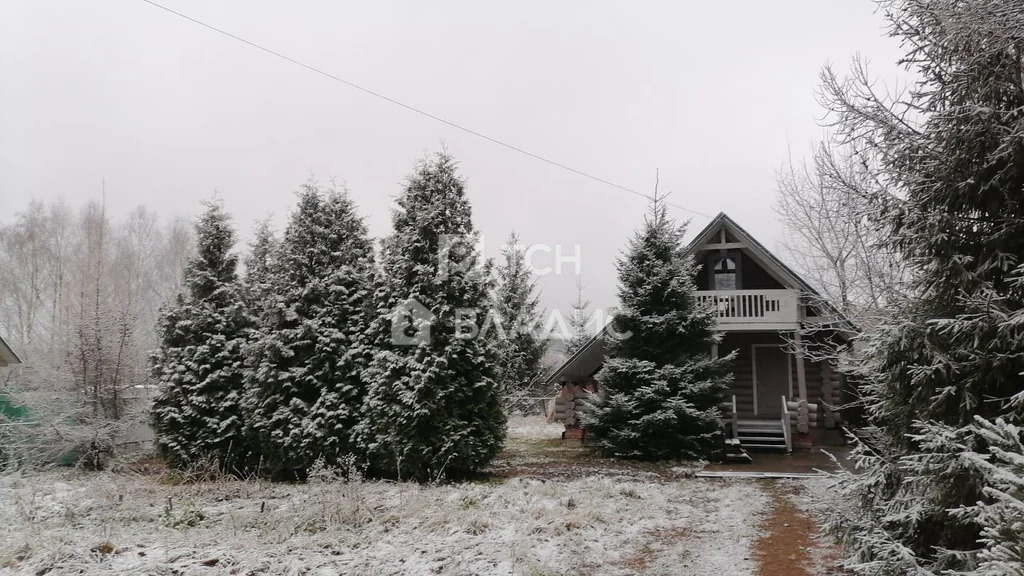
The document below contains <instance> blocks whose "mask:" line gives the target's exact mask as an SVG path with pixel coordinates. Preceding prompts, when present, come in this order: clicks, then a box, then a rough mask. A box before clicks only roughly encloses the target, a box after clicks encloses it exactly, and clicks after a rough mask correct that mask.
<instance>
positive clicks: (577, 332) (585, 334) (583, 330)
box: [565, 278, 599, 356]
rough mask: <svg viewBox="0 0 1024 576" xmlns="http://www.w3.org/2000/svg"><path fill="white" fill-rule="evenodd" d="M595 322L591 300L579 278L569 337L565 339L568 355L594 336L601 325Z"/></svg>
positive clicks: (570, 313) (570, 315)
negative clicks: (586, 295)
mask: <svg viewBox="0 0 1024 576" xmlns="http://www.w3.org/2000/svg"><path fill="white" fill-rule="evenodd" d="M593 322H594V313H593V312H592V311H591V310H590V300H587V299H586V298H584V297H583V281H582V280H580V279H579V278H577V279H576V301H575V302H573V303H572V310H571V311H570V312H569V321H568V324H569V326H568V328H569V338H568V339H567V340H566V341H565V353H566V355H567V356H572V355H573V354H575V353H576V352H577V351H578V350H579V349H580V348H582V347H583V345H584V344H586V343H587V341H589V340H590V339H591V338H593V337H594V334H595V331H596V330H597V329H598V328H599V327H597V326H592V324H593Z"/></svg>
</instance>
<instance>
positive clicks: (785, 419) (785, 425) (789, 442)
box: [782, 395, 793, 453]
mask: <svg viewBox="0 0 1024 576" xmlns="http://www.w3.org/2000/svg"><path fill="white" fill-rule="evenodd" d="M792 433H793V431H792V430H790V428H789V403H788V402H786V396H785V395H783V396H782V434H783V436H785V437H786V453H790V452H792V451H793V437H792Z"/></svg>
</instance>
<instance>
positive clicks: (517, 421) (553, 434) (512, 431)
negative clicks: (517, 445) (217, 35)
mask: <svg viewBox="0 0 1024 576" xmlns="http://www.w3.org/2000/svg"><path fill="white" fill-rule="evenodd" d="M563 430H565V426H563V425H562V424H559V423H557V422H548V421H547V420H546V419H545V418H543V417H541V416H512V417H511V418H509V419H508V437H509V438H510V439H512V440H551V439H557V438H561V437H562V431H563Z"/></svg>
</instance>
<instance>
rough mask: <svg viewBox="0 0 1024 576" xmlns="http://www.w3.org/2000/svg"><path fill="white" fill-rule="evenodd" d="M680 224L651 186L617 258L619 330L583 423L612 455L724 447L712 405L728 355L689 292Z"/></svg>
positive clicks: (657, 455) (708, 451) (723, 388)
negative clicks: (640, 221) (648, 201)
mask: <svg viewBox="0 0 1024 576" xmlns="http://www.w3.org/2000/svg"><path fill="white" fill-rule="evenodd" d="M684 231H685V227H684V226H681V225H677V224H676V223H675V222H674V221H672V220H670V219H669V217H668V215H667V213H666V208H665V204H664V203H663V201H662V200H661V199H659V198H658V196H657V193H656V194H655V199H654V201H653V203H652V206H651V214H650V216H649V217H647V218H646V219H645V222H644V226H643V227H642V228H641V229H640V230H638V231H637V232H636V234H635V236H634V237H633V238H632V239H631V240H630V242H629V247H628V249H627V252H626V254H625V255H624V257H623V258H622V259H620V260H619V262H618V263H617V268H618V273H619V290H618V296H619V301H620V305H621V309H620V310H619V312H618V313H617V314H616V315H615V318H614V319H613V322H614V324H613V327H614V329H615V332H616V333H617V334H619V335H621V337H620V338H611V339H609V342H608V351H607V358H606V360H605V363H604V367H603V368H602V369H601V371H600V372H599V373H598V374H597V376H596V377H595V378H596V380H597V381H598V383H599V386H600V391H599V393H598V394H597V395H595V396H594V397H593V399H592V400H591V402H590V403H589V406H588V407H587V408H586V409H585V410H584V411H583V412H582V418H583V424H584V426H585V427H586V429H587V431H588V434H592V435H593V436H594V438H595V442H596V445H597V447H598V448H600V450H601V451H602V452H603V453H604V454H606V455H609V456H615V457H621V458H632V459H640V460H660V459H713V458H716V457H718V456H719V455H720V453H721V450H722V449H723V448H724V440H725V439H724V434H723V430H722V423H721V412H720V409H719V406H720V404H721V402H722V401H723V400H724V399H725V395H726V393H727V391H728V389H729V382H730V381H731V379H732V374H731V372H730V365H731V361H732V357H731V356H729V357H724V358H715V357H712V355H711V350H712V346H713V345H714V344H716V343H717V342H718V341H719V335H718V334H717V333H716V332H715V318H714V316H713V314H712V312H711V311H710V310H706V309H703V308H701V307H700V306H699V305H698V303H697V301H696V298H695V297H694V290H695V285H694V277H695V275H696V268H695V265H694V262H693V259H692V258H688V257H686V256H684V254H683V245H682V238H683V233H684Z"/></svg>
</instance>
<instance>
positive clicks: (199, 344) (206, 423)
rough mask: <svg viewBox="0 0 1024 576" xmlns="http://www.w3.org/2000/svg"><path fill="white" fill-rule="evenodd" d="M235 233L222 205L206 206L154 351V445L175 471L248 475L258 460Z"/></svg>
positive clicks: (248, 321) (158, 327)
mask: <svg viewBox="0 0 1024 576" xmlns="http://www.w3.org/2000/svg"><path fill="white" fill-rule="evenodd" d="M234 244H235V232H234V230H233V229H232V228H231V223H230V221H229V217H228V215H227V213H225V211H224V207H223V206H222V205H221V204H220V203H219V202H218V203H214V202H211V203H208V204H206V211H205V212H204V213H203V215H202V216H201V217H200V218H199V221H198V222H197V223H196V253H195V255H194V256H192V257H191V258H190V259H189V260H188V264H187V265H186V267H185V274H184V277H183V280H182V282H183V286H184V293H183V294H179V295H178V296H177V297H176V298H175V300H174V301H173V302H171V303H169V304H167V305H166V306H165V308H164V311H163V314H162V315H161V318H160V320H159V323H158V325H157V333H158V336H159V338H160V346H159V348H158V349H157V350H155V351H154V352H153V353H152V354H151V356H150V367H151V371H152V375H153V377H154V378H155V379H156V381H157V383H158V386H159V388H158V392H157V396H156V398H155V399H154V401H153V408H152V422H153V429H154V432H155V433H156V445H157V448H158V450H159V451H160V453H161V454H163V456H164V458H165V459H166V460H167V463H168V464H169V465H170V466H172V467H175V468H187V467H189V466H193V465H197V464H207V463H215V464H217V465H218V466H219V467H220V468H221V470H223V471H226V472H231V473H243V472H244V471H245V470H246V469H247V468H248V467H249V466H250V465H251V464H252V461H253V450H252V449H251V447H250V444H249V442H247V440H246V438H245V435H244V430H243V420H242V410H241V405H240V402H241V398H242V392H243V372H244V366H243V360H244V358H243V345H244V343H245V334H246V331H247V330H248V329H249V327H250V324H251V319H250V318H249V316H248V314H247V312H246V307H245V305H244V302H243V299H242V295H241V290H240V287H239V283H238V272H237V267H238V256H236V255H235V254H233V253H232V252H231V250H232V248H233V246H234Z"/></svg>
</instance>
